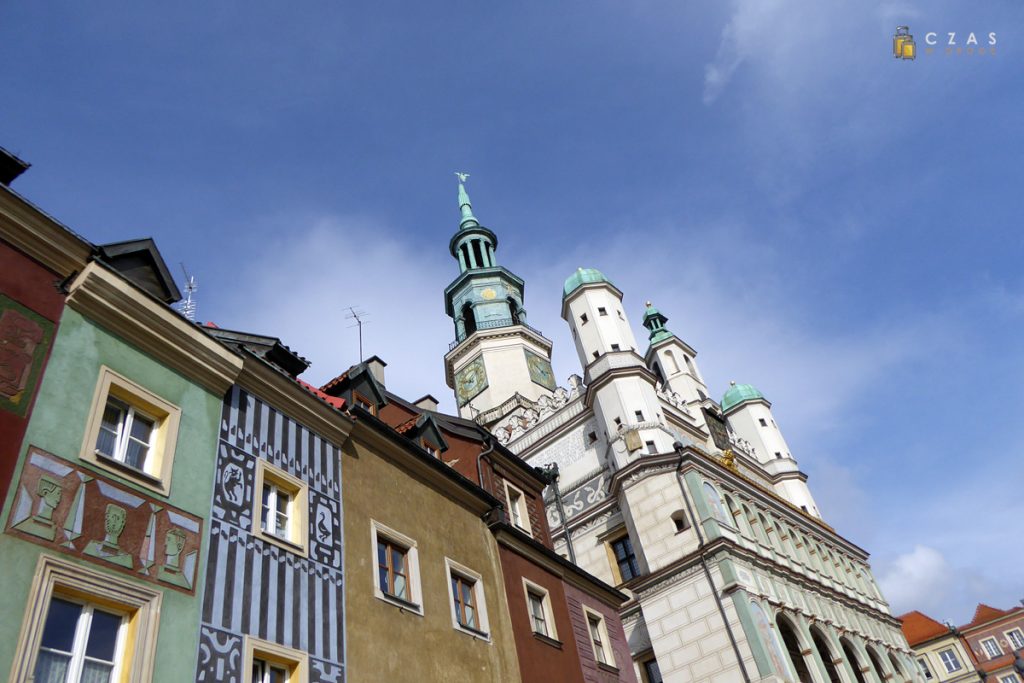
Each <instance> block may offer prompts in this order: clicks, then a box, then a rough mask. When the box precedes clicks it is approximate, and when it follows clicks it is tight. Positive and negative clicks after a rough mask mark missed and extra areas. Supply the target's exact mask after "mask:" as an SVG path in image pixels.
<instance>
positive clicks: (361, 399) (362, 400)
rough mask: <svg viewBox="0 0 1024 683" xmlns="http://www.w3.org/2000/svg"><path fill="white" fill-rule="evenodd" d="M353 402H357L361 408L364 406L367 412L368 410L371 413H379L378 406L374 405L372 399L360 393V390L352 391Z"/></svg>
mask: <svg viewBox="0 0 1024 683" xmlns="http://www.w3.org/2000/svg"><path fill="white" fill-rule="evenodd" d="M352 402H353V403H355V404H356V405H357V406H359V407H360V408H362V409H363V410H365V411H366V412H368V413H369V414H370V415H376V414H377V406H376V405H374V404H373V403H372V402H371V401H370V399H368V398H366V397H365V396H363V395H362V394H360V393H359V392H358V391H353V392H352Z"/></svg>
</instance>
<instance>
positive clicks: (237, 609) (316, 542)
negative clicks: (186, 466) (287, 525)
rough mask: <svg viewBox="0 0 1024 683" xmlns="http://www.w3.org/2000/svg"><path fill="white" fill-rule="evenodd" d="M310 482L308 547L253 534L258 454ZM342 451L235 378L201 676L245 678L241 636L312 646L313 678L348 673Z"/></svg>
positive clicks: (336, 679)
mask: <svg viewBox="0 0 1024 683" xmlns="http://www.w3.org/2000/svg"><path fill="white" fill-rule="evenodd" d="M260 458H262V459H264V460H266V461H267V462H268V463H270V464H272V465H274V466H275V467H278V468H280V469H282V470H284V471H285V472H287V473H288V474H290V475H292V476H293V477H296V478H297V479H300V480H302V481H304V482H305V483H306V484H307V485H308V487H309V491H308V504H309V512H308V519H309V556H308V558H304V557H302V556H300V555H298V554H296V553H292V552H289V551H288V550H285V549H282V548H280V547H278V546H276V545H273V544H270V543H266V542H264V541H263V540H261V539H260V538H259V537H257V536H254V535H253V534H252V526H253V519H252V515H253V501H254V497H255V496H257V495H258V492H257V491H255V486H256V464H257V459H260ZM341 530H342V513H341V461H340V451H339V449H338V448H337V447H336V446H335V445H334V444H331V443H329V442H327V441H325V440H324V439H323V438H321V437H320V436H319V435H317V434H315V433H314V432H312V431H310V430H309V429H307V428H306V427H304V426H302V425H300V424H298V423H297V422H295V421H294V420H291V419H289V418H288V417H286V416H284V415H282V414H281V413H279V412H278V411H276V410H274V409H273V408H272V407H270V406H269V405H267V404H266V403H264V402H263V401H262V400H260V399H258V398H256V397H254V396H252V395H250V394H249V393H247V392H246V391H244V390H243V389H241V388H239V387H237V386H235V387H232V389H231V391H230V392H229V393H228V395H227V396H226V397H225V400H224V407H223V413H222V416H221V430H220V444H219V448H218V453H217V474H216V481H215V484H214V492H213V510H212V515H211V520H210V544H209V558H210V559H209V563H208V566H207V574H206V591H205V598H204V604H203V617H202V618H203V625H202V629H201V633H200V644H199V661H198V665H197V670H196V680H197V681H203V682H210V681H224V682H225V683H232V682H234V683H242V681H244V680H245V675H244V673H245V672H243V671H242V670H241V667H242V653H243V645H244V636H245V635H251V636H254V637H257V638H260V639H262V640H267V641H271V642H274V643H278V644H281V645H284V646H285V647H289V648H293V649H296V650H301V651H303V652H306V653H308V655H309V681H310V683H341V682H342V681H344V679H345V675H344V581H343V570H342V532H341Z"/></svg>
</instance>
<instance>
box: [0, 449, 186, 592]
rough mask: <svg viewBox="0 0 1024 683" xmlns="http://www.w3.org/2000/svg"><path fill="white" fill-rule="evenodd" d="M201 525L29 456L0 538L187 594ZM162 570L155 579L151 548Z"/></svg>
mask: <svg viewBox="0 0 1024 683" xmlns="http://www.w3.org/2000/svg"><path fill="white" fill-rule="evenodd" d="M201 527H202V520H201V519H200V518H198V517H196V516H194V515H191V514H189V513H187V512H185V511H183V510H178V509H176V508H171V507H169V506H165V505H163V504H162V503H159V502H158V501H156V500H155V499H153V498H149V497H148V496H144V495H142V494H140V493H136V492H135V491H134V490H131V489H128V488H125V487H122V486H121V485H119V484H115V483H113V482H112V481H109V480H107V479H105V478H103V477H99V476H95V475H93V474H91V473H88V472H87V471H86V470H84V469H81V468H79V467H78V466H77V465H74V464H72V463H69V462H67V461H65V460H62V459H60V458H58V457H57V456H55V455H51V454H49V453H46V452H44V451H41V450H39V449H37V448H30V449H29V453H28V459H27V461H26V463H25V467H24V468H23V469H22V472H21V478H20V479H19V480H18V483H17V485H16V487H15V497H14V505H13V507H12V509H11V514H10V517H9V519H8V521H7V533H9V534H13V535H17V536H21V537H22V538H25V539H26V540H30V541H33V542H35V543H39V544H40V545H44V546H47V547H51V548H53V549H55V550H59V551H61V552H64V553H67V554H69V555H74V556H76V557H81V558H82V559H86V560H89V561H91V562H95V563H97V564H100V565H103V566H106V567H115V568H117V569H118V570H120V571H123V572H126V573H129V574H131V575H133V576H136V577H138V578H142V579H145V580H147V581H152V582H154V583H158V584H165V585H170V586H173V587H174V588H177V589H179V590H182V591H185V592H188V593H192V592H194V591H195V580H196V567H197V566H198V560H199V549H200V545H201V544H200V539H201V535H200V534H201ZM160 546H162V547H163V548H164V551H165V552H164V553H163V555H164V558H163V559H164V562H163V565H162V567H161V569H160V571H158V572H157V573H156V574H155V575H154V574H152V573H151V572H150V569H151V568H152V567H153V565H154V564H155V563H156V560H157V558H156V554H157V548H158V547H160Z"/></svg>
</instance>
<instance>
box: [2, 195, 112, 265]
mask: <svg viewBox="0 0 1024 683" xmlns="http://www.w3.org/2000/svg"><path fill="white" fill-rule="evenodd" d="M0 239H3V240H4V241H5V242H8V243H10V244H11V245H13V246H14V247H15V248H17V249H19V250H21V251H23V252H24V253H26V254H28V255H29V256H30V257H32V258H33V259H35V260H36V261H38V262H39V263H41V264H43V265H44V266H46V267H47V268H49V269H50V270H52V271H54V272H55V273H57V274H58V275H60V276H61V277H64V278H66V277H68V276H69V275H71V274H72V273H74V272H76V271H79V270H82V269H83V268H85V266H86V264H87V263H88V262H89V257H90V255H91V254H92V248H93V247H92V245H91V244H89V243H88V242H86V241H85V240H83V239H81V238H80V237H78V236H76V235H74V234H73V233H71V232H70V231H69V230H68V229H67V228H65V227H64V226H62V225H61V224H59V223H58V222H57V221H55V220H53V219H52V218H50V217H49V216H47V215H46V214H45V213H43V212H42V211H40V210H39V209H37V208H36V207H35V206H33V205H32V204H30V203H29V202H28V201H26V200H25V199H23V198H22V197H21V196H19V195H18V194H17V193H15V192H12V191H11V190H10V189H7V188H0Z"/></svg>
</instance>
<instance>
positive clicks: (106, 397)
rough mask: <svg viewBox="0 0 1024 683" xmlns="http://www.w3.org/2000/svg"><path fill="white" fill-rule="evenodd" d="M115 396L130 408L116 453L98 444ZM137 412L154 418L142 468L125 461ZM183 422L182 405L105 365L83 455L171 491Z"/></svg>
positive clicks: (160, 491) (164, 491)
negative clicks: (175, 456)
mask: <svg viewBox="0 0 1024 683" xmlns="http://www.w3.org/2000/svg"><path fill="white" fill-rule="evenodd" d="M111 399H114V400H116V401H117V402H119V403H121V404H124V405H125V406H127V410H126V412H125V414H124V417H123V419H122V421H121V422H120V423H119V426H118V434H117V436H116V438H115V446H114V453H113V454H110V455H108V454H106V453H102V452H101V451H100V450H99V449H98V448H97V442H98V440H99V435H100V429H101V425H102V424H103V414H104V412H105V411H106V408H107V403H108V402H109V401H110V400H111ZM135 415H141V416H144V417H146V418H147V419H149V420H152V421H153V428H152V431H151V432H150V436H149V443H148V444H147V446H148V450H147V453H146V459H145V462H144V464H143V467H142V468H137V467H133V466H132V465H129V464H128V463H127V462H125V460H126V457H125V455H126V453H127V447H128V440H129V438H130V436H129V435H130V433H131V422H132V421H133V420H134V417H135ZM180 422H181V409H180V408H179V407H178V406H176V405H174V404H173V403H170V402H169V401H167V400H165V399H163V398H161V397H160V396H157V395H156V394H154V393H153V392H151V391H149V390H148V389H146V388H145V387H143V386H141V385H140V384H137V383H135V382H133V381H132V380H130V379H128V378H127V377H125V376H123V375H121V374H118V373H117V372H114V371H113V370H112V369H110V368H109V367H107V366H105V365H104V366H102V367H100V371H99V378H98V379H97V382H96V389H95V390H94V392H93V397H92V404H91V407H90V409H89V419H88V422H87V423H86V429H85V437H84V438H83V440H82V448H81V450H80V451H79V458H80V459H81V460H83V461H84V462H86V463H88V464H90V465H92V466H95V467H98V468H100V469H103V470H106V471H108V472H112V473H114V474H115V475H117V476H118V477H121V478H123V479H127V480H130V481H132V482H134V483H136V484H139V485H140V486H144V487H146V488H148V489H150V490H152V491H154V492H156V493H158V494H159V495H161V496H167V495H170V492H171V473H172V470H173V465H174V451H175V446H176V445H177V441H178V426H179V424H180Z"/></svg>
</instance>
